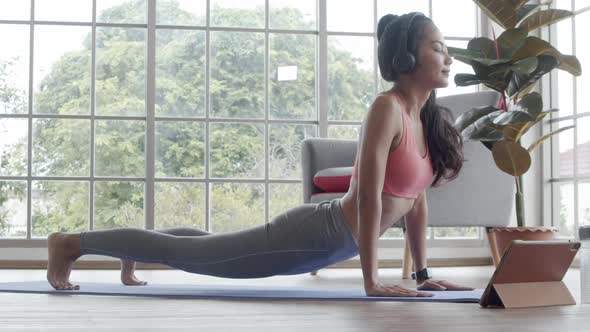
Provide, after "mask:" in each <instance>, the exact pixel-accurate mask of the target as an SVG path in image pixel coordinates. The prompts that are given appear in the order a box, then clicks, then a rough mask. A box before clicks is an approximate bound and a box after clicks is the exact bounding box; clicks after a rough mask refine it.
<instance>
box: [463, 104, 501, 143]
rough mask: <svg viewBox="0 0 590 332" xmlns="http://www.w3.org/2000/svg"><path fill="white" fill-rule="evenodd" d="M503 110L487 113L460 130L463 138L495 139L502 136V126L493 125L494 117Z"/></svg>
mask: <svg viewBox="0 0 590 332" xmlns="http://www.w3.org/2000/svg"><path fill="white" fill-rule="evenodd" d="M501 113H503V111H495V112H491V113H488V114H487V115H484V116H482V117H480V118H479V119H477V120H476V121H475V122H473V123H472V124H470V125H469V126H467V127H466V128H465V129H463V131H462V132H461V136H463V139H465V140H478V141H497V140H499V139H501V138H502V137H503V135H502V126H497V125H494V123H493V122H494V118H495V117H496V116H498V115H499V114H501Z"/></svg>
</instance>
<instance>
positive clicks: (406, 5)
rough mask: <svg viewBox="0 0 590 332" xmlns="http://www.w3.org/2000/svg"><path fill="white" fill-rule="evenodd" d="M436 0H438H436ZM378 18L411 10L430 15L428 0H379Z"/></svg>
mask: <svg viewBox="0 0 590 332" xmlns="http://www.w3.org/2000/svg"><path fill="white" fill-rule="evenodd" d="M332 1H334V0H332ZM435 1H436V0H435ZM377 10H378V15H377V16H378V18H377V21H379V18H381V17H383V16H385V15H387V14H394V15H403V14H407V13H410V12H421V13H422V14H424V15H426V16H428V15H430V14H429V9H428V0H413V1H391V0H377Z"/></svg>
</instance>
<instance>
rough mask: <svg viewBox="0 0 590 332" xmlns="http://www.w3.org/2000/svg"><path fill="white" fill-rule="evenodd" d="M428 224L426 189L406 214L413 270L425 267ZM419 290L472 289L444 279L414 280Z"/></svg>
mask: <svg viewBox="0 0 590 332" xmlns="http://www.w3.org/2000/svg"><path fill="white" fill-rule="evenodd" d="M427 226H428V203H427V200H426V191H423V192H422V193H421V194H420V195H419V196H418V198H416V201H415V202H414V206H413V207H412V209H411V210H410V211H409V212H408V213H407V214H406V232H407V233H408V237H407V239H408V241H410V243H409V245H410V251H411V252H412V259H413V260H414V271H420V270H422V269H423V268H425V267H426V265H427V264H426V232H427ZM416 284H417V285H418V289H419V290H473V288H472V287H465V286H460V285H456V284H452V283H450V282H448V281H446V280H432V279H430V280H420V279H418V280H416Z"/></svg>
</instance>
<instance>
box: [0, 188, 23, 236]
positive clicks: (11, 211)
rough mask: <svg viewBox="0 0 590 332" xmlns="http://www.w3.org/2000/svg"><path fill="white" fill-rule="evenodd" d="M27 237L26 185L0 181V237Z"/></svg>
mask: <svg viewBox="0 0 590 332" xmlns="http://www.w3.org/2000/svg"><path fill="white" fill-rule="evenodd" d="M26 236H27V183H26V182H25V181H0V237H26Z"/></svg>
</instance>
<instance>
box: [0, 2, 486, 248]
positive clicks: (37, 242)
mask: <svg viewBox="0 0 590 332" xmlns="http://www.w3.org/2000/svg"><path fill="white" fill-rule="evenodd" d="M30 1H31V8H30V10H31V13H30V18H29V20H25V21H23V20H18V21H17V20H0V23H7V24H20V25H28V26H29V27H30V45H29V86H28V89H29V95H28V113H27V114H2V115H1V116H0V117H1V118H23V119H28V152H27V155H28V161H27V175H26V176H0V180H19V181H26V182H27V203H26V205H27V237H26V238H3V239H0V248H44V247H45V246H46V240H45V239H43V238H31V233H32V232H31V225H32V224H31V223H32V220H31V217H32V207H31V202H32V200H31V192H32V190H31V189H32V182H33V181H38V180H66V181H68V180H80V181H88V183H89V203H90V204H89V210H90V211H89V213H90V229H92V228H93V225H94V185H95V182H96V181H105V180H106V181H141V182H143V183H144V216H145V227H146V228H147V229H153V228H154V186H155V183H156V182H172V181H174V182H200V183H204V184H205V188H206V190H205V192H206V196H205V197H206V198H205V209H206V211H207V213H206V217H205V220H206V227H207V228H208V229H209V224H210V184H211V183H221V182H245V183H261V184H264V185H265V221H266V222H268V210H269V206H268V205H269V197H268V196H269V195H268V189H269V184H270V183H273V184H274V183H301V181H300V180H272V181H271V180H268V178H269V165H268V158H269V156H268V146H269V142H268V137H269V135H268V129H269V124H274V123H280V124H300V125H303V124H315V125H317V126H318V131H319V137H327V136H328V128H329V126H330V125H357V126H358V125H360V124H361V123H360V122H355V121H352V122H351V121H330V120H328V82H327V77H328V70H327V66H328V64H327V58H328V57H327V51H328V37H329V36H368V37H374V36H375V33H372V32H370V33H355V32H331V31H328V30H327V19H326V18H327V6H326V1H327V0H317V12H316V17H317V19H316V24H317V26H316V30H313V31H298V30H281V29H269V17H268V16H269V15H268V12H269V1H270V0H266V1H265V27H264V28H256V29H254V28H221V27H211V26H210V12H209V8H210V0H206V25H205V26H204V27H186V26H175V25H156V0H147V6H148V8H147V9H148V10H147V23H146V24H122V23H121V24H119V23H116V24H114V23H98V22H96V2H97V0H93V1H92V22H58V21H55V22H54V21H52V22H48V21H36V20H34V13H35V1H34V0H30ZM372 1H373V6H374V13H373V14H374V22H375V25H376V22H377V21H378V19H379V17H378V6H377V5H378V1H385V0H372ZM432 1H433V0H429V12H428V16H429V17H432ZM438 1H441V0H438ZM476 11H477V14H476V24H477V33H478V35H483V36H490V35H491V32H489V31H488V29H487V26H488V25H489V24H488V22H489V21H488V19H487V17H486V15H485V14H484V13H482V12H481V10H479V8H477V7H476ZM38 25H67V26H86V27H91V31H92V45H93V47H92V50H91V66H92V73H91V80H92V82H91V89H90V94H91V96H90V98H91V99H90V100H91V110H90V114H89V115H46V114H33V91H34V86H33V73H34V71H33V70H34V68H33V61H34V26H38ZM97 27H99V28H100V27H122V28H145V29H146V36H147V40H146V48H147V57H146V71H147V72H146V92H147V93H146V115H145V116H99V115H95V88H96V87H95V84H96V80H95V75H96V73H95V71H96V70H95V62H96V28H97ZM157 29H179V30H191V29H192V30H195V29H196V30H203V31H205V33H206V49H207V50H208V52H210V32H211V31H237V32H263V33H264V34H265V60H264V71H265V83H264V86H265V95H264V100H265V106H264V107H265V116H264V119H253V120H244V119H225V120H224V119H210V118H209V112H208V111H207V112H205V113H206V115H205V117H204V118H182V117H157V116H156V115H155V89H156V86H155V71H156V68H155V67H156V66H155V65H156V58H155V57H156V30H157ZM270 33H290V34H312V35H317V36H318V39H317V47H316V52H317V53H316V54H317V56H316V84H315V86H316V108H317V110H318V112H317V114H318V119H317V120H314V121H304V120H301V121H299V120H292V121H289V120H270V119H268V113H269V103H268V100H269V96H268V84H269V34H270ZM447 39H448V40H463V41H468V40H470V39H471V37H469V38H468V37H453V36H449V37H447ZM373 45H374V57H373V68H374V93H375V94H377V92H378V89H379V80H380V77H379V70H378V63H377V40H376V38H374V43H373ZM205 70H206V75H205V107H206V110H209V109H210V96H209V83H210V54H209V53H208V54H207V56H206V61H205ZM37 118H58V119H85V120H90V122H91V124H90V126H91V132H90V135H91V137H90V175H89V176H84V177H52V176H33V175H32V129H33V119H37ZM97 119H98V120H142V121H143V120H145V121H146V151H145V161H146V165H145V167H146V168H145V169H146V174H145V177H117V176H114V177H113V176H110V177H98V176H95V175H94V168H95V155H94V154H95V153H94V152H95V151H94V150H95V148H94V145H95V144H94V143H95V142H94V141H95V120H97ZM162 120H171V121H193V122H204V123H205V142H206V143H207V142H209V123H210V122H214V123H219V122H239V123H259V124H262V123H263V124H264V126H265V158H266V163H265V165H266V167H265V178H264V179H262V180H258V179H223V180H221V179H210V178H209V163H208V155H209V145H208V144H205V178H204V179H191V178H169V179H158V180H156V179H155V169H154V168H155V163H154V161H155V149H154V148H153V147H154V144H155V142H154V137H155V124H156V121H162ZM429 232H430V237H431V238H430V239H429V240H428V246H429V247H461V248H464V247H475V248H482V247H485V246H486V241H485V239H484V234H483V233H484V232H483V231H482V230H481V229H480V231H479V236H478V238H477V239H435V238H434V228H432V227H431V228H430V229H429ZM403 246H404V243H403V241H402V240H401V239H382V240H381V241H380V247H382V248H402V247H403ZM467 256H468V255H467Z"/></svg>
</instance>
